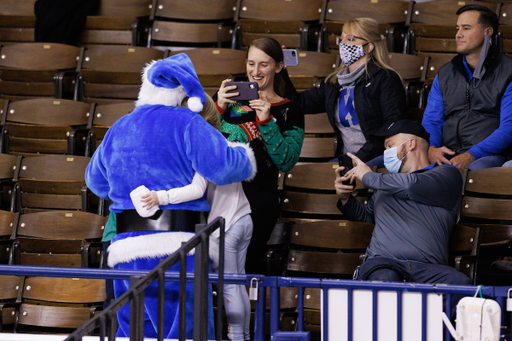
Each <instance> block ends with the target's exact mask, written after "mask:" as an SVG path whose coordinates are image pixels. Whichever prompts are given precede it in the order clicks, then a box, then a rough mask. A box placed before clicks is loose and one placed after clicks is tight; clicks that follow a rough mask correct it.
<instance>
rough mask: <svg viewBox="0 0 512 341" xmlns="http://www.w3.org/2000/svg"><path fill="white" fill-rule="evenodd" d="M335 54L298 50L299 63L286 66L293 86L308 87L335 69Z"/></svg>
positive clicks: (298, 87) (298, 88) (299, 88)
mask: <svg viewBox="0 0 512 341" xmlns="http://www.w3.org/2000/svg"><path fill="white" fill-rule="evenodd" d="M336 58H337V55H335V54H331V53H322V52H313V51H298V59H299V65H297V66H288V67H287V70H288V74H289V75H290V80H291V81H292V83H293V85H294V86H295V88H296V89H297V90H298V91H300V90H301V89H310V88H312V87H314V86H315V85H316V84H318V83H319V81H321V80H323V79H324V78H325V77H326V76H328V75H329V74H331V73H332V72H333V71H334V70H335V69H336Z"/></svg>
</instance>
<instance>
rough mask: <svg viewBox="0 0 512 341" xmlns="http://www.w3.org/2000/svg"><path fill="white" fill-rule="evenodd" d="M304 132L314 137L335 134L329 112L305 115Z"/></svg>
mask: <svg viewBox="0 0 512 341" xmlns="http://www.w3.org/2000/svg"><path fill="white" fill-rule="evenodd" d="M304 133H305V134H306V136H310V135H313V136H314V137H321V136H334V130H333V129H332V126H331V124H330V123H329V118H328V117H327V113H320V114H309V115H304Z"/></svg>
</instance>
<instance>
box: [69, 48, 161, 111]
mask: <svg viewBox="0 0 512 341" xmlns="http://www.w3.org/2000/svg"><path fill="white" fill-rule="evenodd" d="M165 57H166V53H165V52H163V51H160V50H156V49H150V48H146V47H128V46H115V45H105V46H90V47H87V48H84V49H83V50H82V51H81V54H80V60H79V61H78V66H77V70H76V71H77V72H78V77H77V81H76V84H75V95H74V99H75V100H77V101H84V102H87V103H93V102H94V103H97V104H112V103H120V102H132V101H134V100H136V99H137V97H138V95H139V91H140V85H141V81H142V80H141V75H142V69H143V68H144V67H145V66H146V64H148V63H150V62H151V61H152V60H158V59H162V58H165Z"/></svg>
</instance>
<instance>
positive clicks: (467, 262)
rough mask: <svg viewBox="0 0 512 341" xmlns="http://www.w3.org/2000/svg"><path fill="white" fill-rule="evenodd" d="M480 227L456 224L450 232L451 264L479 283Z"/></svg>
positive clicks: (474, 282)
mask: <svg viewBox="0 0 512 341" xmlns="http://www.w3.org/2000/svg"><path fill="white" fill-rule="evenodd" d="M480 233H481V229H480V228H479V227H470V226H463V225H455V226H454V227H453V229H452V232H451V234H450V244H449V249H448V250H449V257H450V259H449V264H450V265H451V266H453V267H454V268H455V269H457V270H459V271H460V272H462V273H464V274H465V275H467V276H468V277H469V278H470V279H471V280H472V282H473V285H475V284H477V282H476V281H477V278H476V274H477V265H478V257H479V250H480Z"/></svg>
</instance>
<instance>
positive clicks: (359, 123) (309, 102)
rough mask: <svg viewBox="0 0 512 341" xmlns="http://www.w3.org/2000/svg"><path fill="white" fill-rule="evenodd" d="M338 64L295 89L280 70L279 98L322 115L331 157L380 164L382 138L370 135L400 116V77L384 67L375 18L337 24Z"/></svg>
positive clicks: (384, 55) (402, 99)
mask: <svg viewBox="0 0 512 341" xmlns="http://www.w3.org/2000/svg"><path fill="white" fill-rule="evenodd" d="M337 44H338V46H339V51H340V57H341V60H342V62H343V63H342V64H341V65H340V66H339V68H337V69H336V70H335V71H334V72H333V73H332V74H330V75H329V76H327V77H326V78H325V81H324V82H322V83H321V84H320V86H319V87H314V88H313V89H310V90H306V91H303V92H300V93H299V92H297V90H296V89H295V88H294V86H293V84H292V82H291V81H290V79H289V77H288V74H287V72H286V71H284V72H281V75H282V77H283V79H284V80H285V93H284V96H285V97H286V98H289V99H290V100H292V101H294V102H295V103H297V104H299V105H300V106H301V107H302V108H303V110H304V113H307V114H317V113H325V112H326V113H327V116H328V118H329V122H330V123H331V125H332V127H333V129H334V132H335V133H336V140H337V141H338V143H337V149H336V151H335V155H333V156H334V157H338V156H340V155H343V154H346V153H348V152H350V153H352V154H354V155H356V156H357V157H358V158H359V159H360V160H362V161H363V162H366V163H368V166H380V167H384V159H383V156H382V154H383V152H384V141H383V139H382V138H380V137H376V136H373V133H374V132H375V131H377V130H379V129H380V128H381V127H383V126H385V127H387V126H388V125H389V123H387V124H386V122H391V121H394V120H398V119H402V118H405V117H406V113H407V104H406V100H405V91H404V88H403V86H402V80H401V79H400V76H399V75H398V74H397V73H396V72H395V71H394V70H393V69H392V68H391V67H390V66H389V52H388V49H387V45H386V41H385V40H384V39H383V38H382V36H381V34H380V28H379V24H378V22H377V21H375V20H373V19H371V18H358V19H355V20H351V21H349V22H347V23H346V24H345V25H343V30H342V32H341V36H340V37H339V38H338V41H337Z"/></svg>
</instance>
